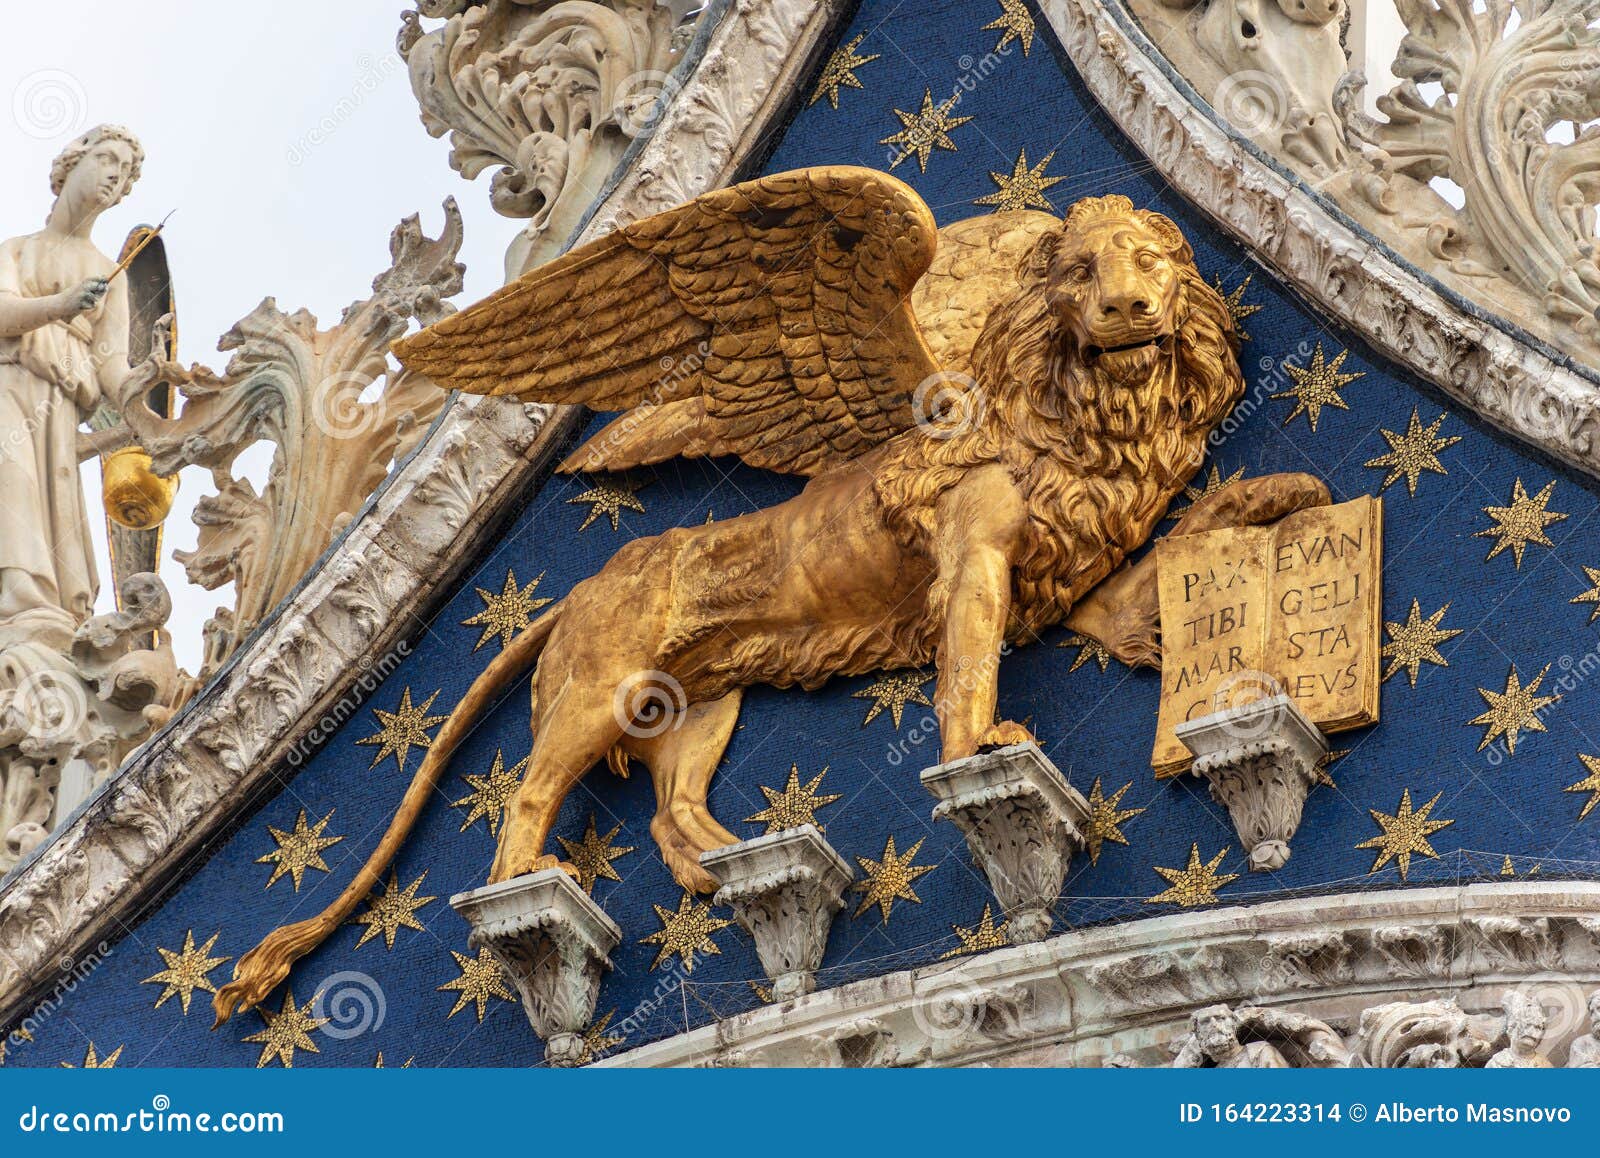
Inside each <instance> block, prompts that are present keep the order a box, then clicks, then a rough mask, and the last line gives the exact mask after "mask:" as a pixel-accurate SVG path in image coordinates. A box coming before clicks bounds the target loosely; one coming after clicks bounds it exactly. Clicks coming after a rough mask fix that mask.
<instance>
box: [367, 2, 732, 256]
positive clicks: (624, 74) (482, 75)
mask: <svg viewBox="0 0 1600 1158" xmlns="http://www.w3.org/2000/svg"><path fill="white" fill-rule="evenodd" d="M700 11H701V7H700V6H699V5H697V4H692V3H689V2H688V0H667V2H664V3H657V2H656V0H609V2H607V3H592V2H590V0H488V2H487V3H469V2H468V0H430V2H427V3H423V4H420V5H419V11H415V12H407V13H405V14H404V16H403V17H402V19H403V21H404V24H403V26H402V28H401V31H400V37H399V48H400V53H401V55H402V56H404V57H405V59H406V63H407V66H408V68H409V70H410V74H411V87H412V90H413V91H414V92H415V93H416V97H417V102H418V103H419V104H420V105H421V108H422V123H423V125H424V126H425V127H426V128H427V130H428V132H429V133H430V134H431V135H433V136H435V137H442V136H445V135H446V134H448V135H449V137H450V165H451V167H452V168H454V169H455V170H456V171H457V172H459V173H460V174H461V175H462V176H463V177H466V178H468V179H472V178H475V177H477V176H478V175H479V174H481V173H483V172H484V171H485V170H487V169H491V168H495V167H496V166H498V167H499V168H498V169H497V171H496V172H495V174H494V176H493V178H492V179H491V180H490V190H489V200H490V203H491V204H492V205H493V206H494V208H495V209H496V210H497V211H499V212H500V213H503V214H505V215H506V216H507V217H516V218H526V219H527V220H528V225H527V227H526V228H525V229H524V230H523V232H522V234H521V235H520V236H519V237H518V239H517V241H516V242H515V243H514V244H513V245H512V247H511V250H510V252H509V253H507V255H506V276H507V280H509V279H510V278H512V277H515V276H516V275H517V274H519V273H522V272H523V271H525V270H527V269H529V268H531V267H532V266H534V265H536V264H538V263H539V262H541V261H544V260H546V259H547V258H549V257H551V256H553V255H554V254H556V253H558V252H559V251H560V250H561V248H562V246H563V245H565V243H566V242H567V240H568V239H569V237H570V236H571V234H572V231H573V229H574V228H575V227H576V226H577V224H578V223H579V221H580V220H581V219H582V216H583V214H584V213H585V212H586V211H587V210H588V208H589V207H590V205H591V204H592V203H593V202H594V200H595V198H596V196H597V194H598V193H599V192H600V190H601V189H602V188H603V187H604V186H605V184H606V182H607V179H608V178H609V177H610V176H611V173H612V171H613V170H614V169H615V168H616V167H617V163H618V162H619V161H620V160H621V159H622V155H623V153H624V152H625V151H626V150H627V148H628V146H629V145H630V144H631V143H632V141H633V140H634V138H636V137H638V136H640V135H642V134H644V133H646V132H648V131H650V130H651V129H652V128H653V127H654V124H655V122H656V119H657V117H658V115H659V105H660V103H661V102H664V101H668V100H670V99H671V98H672V96H673V95H674V93H675V92H676V91H677V88H678V87H679V86H678V84H677V82H675V81H673V80H672V79H671V78H670V76H669V74H670V72H671V71H672V69H673V67H674V66H675V65H676V64H677V63H678V61H679V60H680V59H681V58H682V55H683V49H684V47H685V45H686V44H687V42H688V39H689V36H690V34H691V33H692V31H693V24H694V20H695V19H698V16H699V14H700ZM423 17H443V18H444V21H445V22H444V24H443V25H442V26H440V27H438V28H435V29H433V30H432V31H424V29H423V25H422V18H423Z"/></svg>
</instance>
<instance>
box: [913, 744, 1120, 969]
mask: <svg viewBox="0 0 1600 1158" xmlns="http://www.w3.org/2000/svg"><path fill="white" fill-rule="evenodd" d="M922 786H923V787H924V788H926V789H927V790H928V791H929V792H931V793H933V795H934V796H936V797H937V798H938V800H939V803H938V804H937V805H936V806H935V807H934V810H933V818H934V819H935V820H949V821H953V822H954V823H955V824H956V825H957V827H959V828H960V829H961V831H962V832H963V833H965V834H966V838H967V847H968V848H969V849H971V850H972V857H973V859H974V860H975V861H976V862H977V863H978V867H979V868H981V869H982V870H983V873H984V875H985V876H986V877H988V878H989V887H990V888H992V889H993V890H994V895H995V897H996V899H997V900H999V902H1000V905H1001V907H1002V908H1003V909H1004V910H1005V914H1006V920H1007V921H1008V922H1009V924H1010V935H1011V939H1012V940H1013V941H1015V942H1016V943H1018V944H1025V943H1027V942H1029V941H1039V940H1042V939H1043V938H1045V937H1046V936H1048V935H1049V933H1050V925H1051V921H1052V918H1051V915H1050V910H1051V909H1052V908H1054V906H1055V903H1056V898H1057V897H1059V896H1060V895H1061V882H1062V881H1063V880H1064V879H1065V878H1066V873H1067V865H1068V863H1069V862H1070V861H1071V860H1072V856H1073V854H1074V853H1075V852H1077V851H1079V850H1080V849H1082V848H1083V843H1084V841H1083V830H1082V825H1083V823H1084V822H1085V821H1086V820H1087V819H1088V815H1089V806H1088V804H1087V802H1086V801H1085V800H1084V799H1083V795H1082V793H1080V792H1078V791H1077V790H1076V789H1074V788H1072V787H1070V786H1069V785H1068V784H1067V781H1066V778H1065V777H1064V776H1062V775H1061V773H1060V772H1059V771H1057V770H1056V767H1055V765H1054V764H1052V763H1050V761H1049V760H1048V759H1046V758H1045V755H1044V753H1043V752H1041V751H1039V747H1038V745H1037V744H1033V743H1027V744H1017V745H1014V746H1012V747H1009V748H1001V749H1000V750H998V751H995V752H988V753H984V754H982V755H978V756H970V757H968V758H967V759H965V760H956V761H952V762H951V763H949V764H940V765H936V766H935V767H933V768H929V769H927V770H925V771H924V772H923V773H922Z"/></svg>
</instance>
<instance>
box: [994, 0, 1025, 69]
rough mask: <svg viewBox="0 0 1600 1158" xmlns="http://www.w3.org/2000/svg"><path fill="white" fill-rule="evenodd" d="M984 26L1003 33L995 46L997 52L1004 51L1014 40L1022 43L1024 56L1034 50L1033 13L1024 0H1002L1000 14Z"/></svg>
mask: <svg viewBox="0 0 1600 1158" xmlns="http://www.w3.org/2000/svg"><path fill="white" fill-rule="evenodd" d="M983 27H984V28H985V29H986V30H987V29H994V30H996V31H999V32H1001V33H1002V35H1001V37H1000V42H999V43H998V44H996V45H995V46H994V50H995V51H996V52H1002V51H1004V49H1005V47H1006V45H1008V44H1010V43H1011V42H1012V41H1013V40H1016V41H1020V42H1021V43H1022V55H1023V56H1024V57H1026V56H1027V55H1028V53H1030V52H1032V51H1033V31H1034V26H1033V13H1031V12H1029V11H1028V6H1027V4H1026V3H1024V2H1023V0H1000V15H999V16H997V17H996V18H995V19H993V20H991V21H989V23H987V24H985V25H984V26H983Z"/></svg>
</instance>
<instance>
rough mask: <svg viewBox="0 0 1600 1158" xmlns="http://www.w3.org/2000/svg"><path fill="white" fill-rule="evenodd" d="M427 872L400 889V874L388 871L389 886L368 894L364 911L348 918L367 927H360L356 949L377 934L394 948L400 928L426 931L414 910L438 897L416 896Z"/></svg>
mask: <svg viewBox="0 0 1600 1158" xmlns="http://www.w3.org/2000/svg"><path fill="white" fill-rule="evenodd" d="M427 875H428V873H427V870H423V873H422V876H419V877H418V878H417V879H416V880H414V881H412V882H411V883H410V884H409V885H407V886H406V887H405V888H403V889H402V888H401V887H400V877H399V875H398V874H397V873H396V872H395V871H394V870H393V869H390V870H389V887H388V888H387V889H385V890H384V892H383V893H382V894H379V893H377V892H374V893H373V894H372V895H371V896H369V897H368V898H367V911H366V912H364V913H361V914H359V915H358V916H356V917H355V918H354V919H353V920H352V921H351V924H353V925H365V926H366V928H365V929H363V930H361V939H360V940H358V941H357V942H356V948H357V949H359V948H361V946H363V945H365V944H366V943H367V942H368V941H370V940H372V939H373V938H374V937H377V936H378V935H379V934H382V936H383V944H384V947H385V948H387V949H393V948H394V938H395V934H396V933H398V932H399V931H400V930H401V929H415V930H417V932H419V933H421V932H424V931H425V930H424V929H423V927H422V922H421V921H419V920H417V910H418V909H420V908H422V906H423V905H425V904H427V903H428V902H429V901H432V900H435V899H437V898H434V897H419V896H417V889H418V888H420V887H421V885H422V880H423V877H426V876H427Z"/></svg>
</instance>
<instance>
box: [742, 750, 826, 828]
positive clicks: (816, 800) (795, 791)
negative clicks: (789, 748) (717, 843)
mask: <svg viewBox="0 0 1600 1158" xmlns="http://www.w3.org/2000/svg"><path fill="white" fill-rule="evenodd" d="M827 774H828V769H827V767H826V766H824V767H823V769H822V771H821V772H818V773H817V774H816V775H815V776H813V777H812V778H811V779H810V780H807V781H806V782H805V783H804V784H801V783H800V766H799V765H798V764H790V765H789V779H788V782H787V783H785V784H784V786H783V789H782V791H779V790H778V789H776V788H768V787H767V786H766V785H765V784H761V785H757V787H759V788H760V789H761V795H763V796H765V797H766V798H767V806H766V807H765V808H763V809H762V810H761V811H760V812H758V813H756V814H755V815H754V816H747V817H745V823H746V824H762V823H765V824H766V826H767V831H766V834H765V835H767V836H771V835H772V834H773V833H775V832H783V831H785V830H786V829H790V828H799V827H800V826H801V825H803V824H810V825H815V826H816V829H817V831H818V832H824V831H826V830H825V829H824V828H823V826H822V825H821V824H819V823H818V822H817V810H818V809H819V808H822V807H823V806H825V805H828V804H832V803H833V802H834V801H835V800H838V799H839V797H838V796H836V795H835V796H818V795H817V788H818V787H819V786H820V785H821V784H822V778H823V777H824V776H826V775H827Z"/></svg>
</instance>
